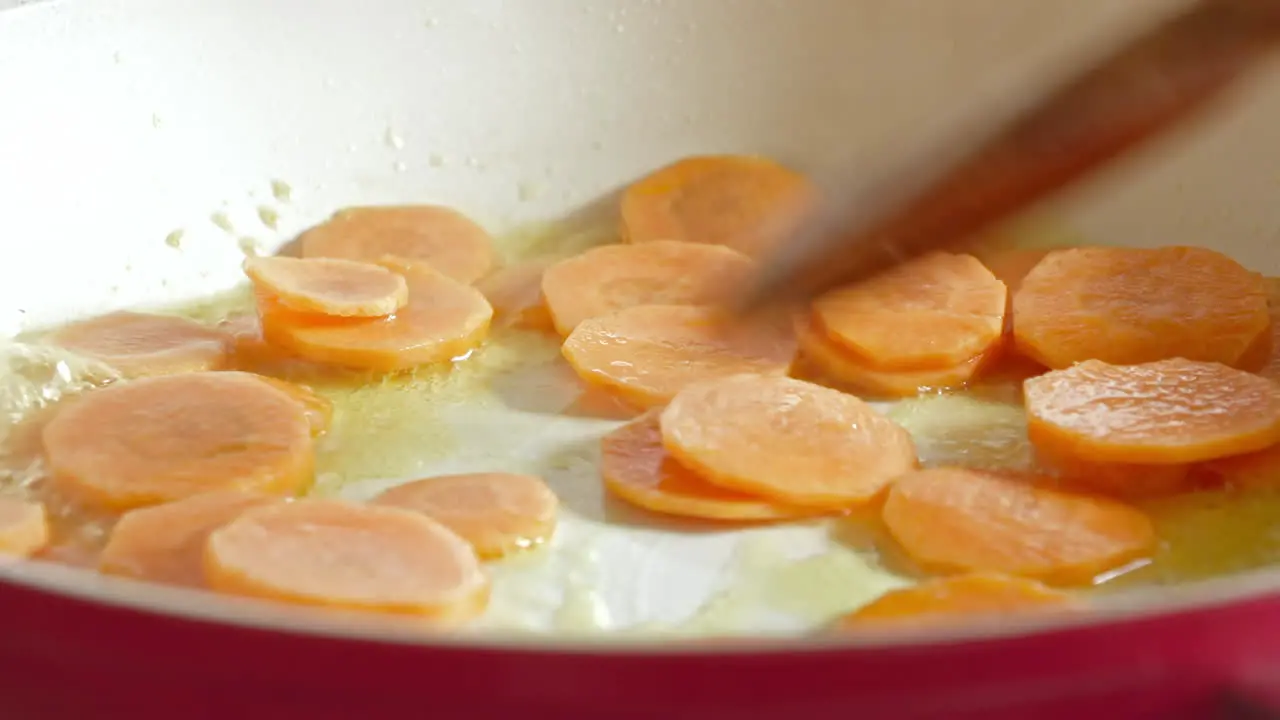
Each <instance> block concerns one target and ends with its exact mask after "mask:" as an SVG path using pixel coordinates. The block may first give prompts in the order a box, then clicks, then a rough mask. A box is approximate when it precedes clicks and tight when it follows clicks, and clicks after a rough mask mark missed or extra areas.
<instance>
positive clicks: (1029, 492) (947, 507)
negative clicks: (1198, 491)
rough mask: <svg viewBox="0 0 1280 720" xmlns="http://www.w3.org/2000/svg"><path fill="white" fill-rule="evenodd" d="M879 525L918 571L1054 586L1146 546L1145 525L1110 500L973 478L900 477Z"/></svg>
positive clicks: (976, 473)
mask: <svg viewBox="0 0 1280 720" xmlns="http://www.w3.org/2000/svg"><path fill="white" fill-rule="evenodd" d="M883 517H884V522H885V524H886V525H887V526H888V528H889V532H890V533H891V534H892V535H893V537H894V539H895V540H897V541H898V543H899V544H900V545H901V546H902V548H903V549H904V550H905V551H906V552H907V554H908V555H910V556H911V558H912V559H913V560H915V561H916V562H917V563H919V564H920V565H921V566H923V567H924V568H926V569H932V570H940V571H945V572H999V573H1007V574H1009V575H1020V576H1023V577H1029V578H1035V579H1038V580H1044V581H1046V582H1052V583H1055V584H1087V583H1089V582H1090V581H1091V580H1092V579H1093V578H1094V577H1095V576H1097V575H1098V574H1100V573H1103V572H1106V571H1108V570H1113V569H1115V568H1118V567H1120V566H1122V565H1125V564H1126V563H1129V562H1132V561H1133V560H1136V559H1138V558H1141V557H1144V556H1145V555H1147V554H1149V553H1150V552H1151V551H1152V549H1153V548H1154V546H1155V542H1156V535H1155V529H1154V527H1153V526H1152V524H1151V521H1150V519H1148V518H1147V516H1146V515H1144V514H1142V513H1141V512H1139V511H1138V510H1137V509H1135V508H1132V507H1130V506H1128V505H1125V504H1123V503H1121V502H1119V501H1117V500H1112V499H1110V498H1106V497H1102V496H1094V495H1087V494H1068V493H1063V492H1058V491H1055V490H1051V489H1049V488H1047V487H1044V486H1043V485H1041V484H1039V483H1031V482H1024V481H1021V480H1017V479H1012V478H1010V477H1006V476H1002V475H999V474H996V473H991V472H986V471H982V470H975V469H961V468H935V469H931V470H920V471H917V472H914V473H910V474H907V475H903V476H902V477H900V478H898V479H897V481H896V482H894V484H893V486H892V487H891V488H890V489H889V497H888V499H887V500H885V504H884V509H883Z"/></svg>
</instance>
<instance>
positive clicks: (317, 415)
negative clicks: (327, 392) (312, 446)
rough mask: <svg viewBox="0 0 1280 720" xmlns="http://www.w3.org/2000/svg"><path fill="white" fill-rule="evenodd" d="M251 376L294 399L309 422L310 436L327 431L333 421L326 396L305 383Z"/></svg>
mask: <svg viewBox="0 0 1280 720" xmlns="http://www.w3.org/2000/svg"><path fill="white" fill-rule="evenodd" d="M252 377H254V378H257V379H258V380H261V381H263V382H265V383H267V384H268V385H270V386H271V387H273V388H275V389H277V390H279V391H280V392H283V393H284V394H285V395H288V396H289V397H291V398H293V399H294V400H296V401H297V402H298V404H299V405H301V406H302V409H303V410H304V411H305V412H306V413H307V422H309V423H311V435H312V437H315V436H317V435H323V434H324V433H325V432H326V431H328V429H329V425H330V423H332V422H333V402H331V401H330V400H329V399H328V398H326V397H324V396H322V395H320V394H319V393H317V392H316V391H315V390H312V389H311V388H309V387H307V386H306V385H299V384H297V383H292V382H289V381H288V380H281V379H279V378H273V377H270V376H268V375H253V376H252Z"/></svg>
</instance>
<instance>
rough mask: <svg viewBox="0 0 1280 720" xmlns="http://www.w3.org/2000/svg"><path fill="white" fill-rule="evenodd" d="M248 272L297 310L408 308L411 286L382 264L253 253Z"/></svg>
mask: <svg viewBox="0 0 1280 720" xmlns="http://www.w3.org/2000/svg"><path fill="white" fill-rule="evenodd" d="M244 272H245V275H248V276H249V280H250V281H252V282H253V285H254V287H255V288H256V289H257V290H258V291H259V292H263V293H266V294H267V295H270V296H271V297H273V298H275V300H276V302H278V303H280V305H282V306H284V307H285V308H287V309H289V310H292V311H294V312H302V313H318V314H321V315H333V316H336V317H383V316H386V315H390V314H392V313H394V312H395V311H396V310H399V309H400V308H402V307H404V305H405V303H407V302H408V301H409V286H408V285H407V284H406V283H405V281H404V277H402V276H400V275H397V274H396V273H394V272H392V271H390V270H388V269H387V268H385V267H382V266H381V265H374V264H372V263H366V262H357V261H354V260H338V259H334V258H307V259H301V258H291V257H252V258H249V259H247V260H245V262H244Z"/></svg>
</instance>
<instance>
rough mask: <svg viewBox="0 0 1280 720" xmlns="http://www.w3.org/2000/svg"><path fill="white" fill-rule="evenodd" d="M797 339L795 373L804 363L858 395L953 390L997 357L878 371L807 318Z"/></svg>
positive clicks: (990, 355) (889, 395)
mask: <svg viewBox="0 0 1280 720" xmlns="http://www.w3.org/2000/svg"><path fill="white" fill-rule="evenodd" d="M796 340H797V342H798V344H799V348H800V355H801V359H802V362H801V363H800V364H798V365H797V366H796V367H795V370H796V372H794V373H793V374H795V375H803V374H807V373H806V368H805V363H808V365H809V366H811V369H812V370H813V371H816V376H817V377H815V379H821V380H823V381H825V382H828V383H830V384H832V385H835V386H837V387H840V388H843V389H848V390H851V391H853V392H856V393H858V394H860V395H866V396H871V397H879V398H904V397H912V396H914V395H918V394H920V393H928V392H936V391H939V390H953V389H956V388H962V387H965V386H966V385H968V384H969V383H970V382H971V381H973V380H974V379H975V378H976V377H978V376H979V374H980V373H982V372H983V371H984V369H985V368H987V367H989V366H991V365H992V364H993V361H994V360H995V359H996V358H997V357H998V356H999V354H1000V348H998V347H997V348H993V349H992V350H990V351H989V352H988V353H986V354H983V355H979V356H977V357H974V358H970V359H969V360H965V361H964V362H962V363H960V364H959V365H954V366H952V367H948V368H941V369H936V370H879V369H877V368H874V367H871V366H870V365H868V364H866V363H865V362H863V361H862V360H861V359H860V358H859V357H857V356H856V355H854V354H853V353H851V352H850V351H848V350H847V349H845V348H843V347H840V346H838V345H837V344H836V343H835V342H833V341H832V340H831V338H830V337H829V336H828V335H827V334H826V333H825V332H823V331H822V330H821V329H820V328H817V327H815V326H814V324H813V322H812V321H811V320H810V319H808V318H801V319H799V320H797V322H796Z"/></svg>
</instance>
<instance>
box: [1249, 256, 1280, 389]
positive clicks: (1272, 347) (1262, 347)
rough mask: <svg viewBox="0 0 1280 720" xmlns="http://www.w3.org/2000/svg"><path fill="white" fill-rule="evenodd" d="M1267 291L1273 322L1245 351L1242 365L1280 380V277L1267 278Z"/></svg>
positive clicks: (1264, 375) (1266, 376)
mask: <svg viewBox="0 0 1280 720" xmlns="http://www.w3.org/2000/svg"><path fill="white" fill-rule="evenodd" d="M1267 292H1268V297H1267V300H1268V302H1267V306H1268V308H1269V310H1270V313H1271V324H1270V325H1269V326H1267V330H1266V332H1265V333H1263V334H1262V335H1260V336H1259V337H1258V339H1257V340H1255V341H1254V344H1253V345H1252V346H1251V347H1250V349H1249V350H1248V351H1246V352H1245V356H1244V357H1243V358H1241V360H1240V367H1242V368H1244V369H1246V370H1254V371H1256V372H1257V373H1258V374H1259V375H1261V376H1263V377H1265V378H1268V379H1271V380H1275V381H1277V382H1280V278H1267Z"/></svg>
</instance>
